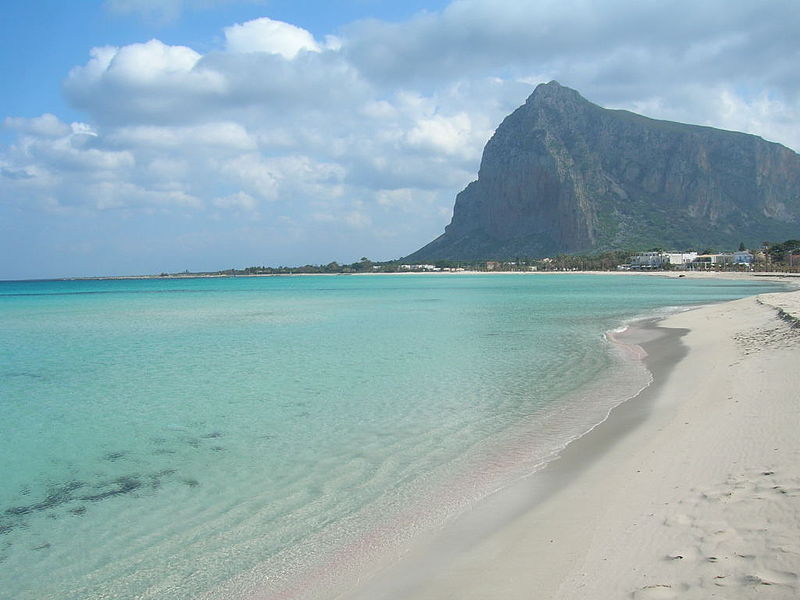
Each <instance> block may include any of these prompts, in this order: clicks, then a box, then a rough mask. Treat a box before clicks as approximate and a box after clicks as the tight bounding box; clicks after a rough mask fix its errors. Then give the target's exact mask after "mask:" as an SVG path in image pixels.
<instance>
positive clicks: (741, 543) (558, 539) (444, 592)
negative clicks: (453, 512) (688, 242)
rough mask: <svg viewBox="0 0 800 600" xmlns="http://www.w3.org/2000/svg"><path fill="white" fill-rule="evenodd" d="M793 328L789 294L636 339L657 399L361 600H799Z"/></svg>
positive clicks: (487, 507) (636, 402)
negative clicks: (650, 374) (750, 599)
mask: <svg viewBox="0 0 800 600" xmlns="http://www.w3.org/2000/svg"><path fill="white" fill-rule="evenodd" d="M797 318H800V291H792V292H786V293H780V294H766V295H762V296H758V297H751V298H745V299H742V300H737V301H734V302H729V303H724V304H719V305H713V306H706V307H702V308H698V309H694V310H690V311H686V312H683V313H679V314H675V315H673V316H671V317H669V318H667V319H665V320H663V321H661V322H658V323H652V322H651V323H642V324H641V325H640V326H639V327H635V328H631V329H630V330H629V331H628V332H627V333H626V334H625V336H624V338H625V340H624V341H625V342H627V343H633V344H639V345H641V347H643V348H644V349H645V351H646V352H647V355H648V356H647V357H646V358H645V359H644V360H646V361H647V366H648V368H649V369H650V370H651V371H652V372H653V375H654V383H653V384H652V385H651V386H650V387H648V388H647V389H646V390H645V391H644V392H642V393H641V394H640V395H639V396H638V397H637V398H634V399H632V400H630V401H628V402H626V403H624V404H623V405H621V406H619V407H618V408H616V409H615V410H614V411H612V414H611V415H610V417H609V419H608V420H606V421H605V422H604V423H602V424H601V425H599V426H598V427H596V428H595V429H594V430H592V431H591V432H590V433H589V434H587V435H585V436H584V437H582V438H580V439H579V440H577V441H576V442H573V443H572V444H570V445H569V446H568V448H567V449H566V450H565V451H564V452H562V454H561V457H560V458H559V459H558V460H556V461H554V462H552V463H551V464H550V465H549V466H548V467H546V468H545V469H544V470H543V471H541V472H539V473H537V474H535V475H533V476H532V477H529V478H527V479H526V480H524V481H522V482H520V483H519V484H518V485H515V486H512V488H511V489H507V490H503V491H501V492H499V493H497V494H495V495H494V496H492V497H491V498H489V499H487V500H486V501H484V502H482V503H481V504H480V506H478V507H476V508H475V510H473V511H471V512H470V513H469V514H467V515H464V516H462V517H460V518H459V519H457V520H456V522H454V523H452V524H451V525H449V526H448V527H446V529H445V531H444V532H443V533H441V534H440V536H439V537H438V538H437V539H435V540H433V541H432V542H431V543H430V546H428V547H427V548H426V549H424V550H422V551H420V553H419V554H412V555H410V556H408V557H406V558H405V559H404V560H403V561H401V564H400V565H397V566H396V567H395V568H393V569H391V570H390V571H389V572H388V573H386V574H384V575H382V576H379V577H378V578H377V579H376V580H375V581H373V582H372V583H371V584H369V585H367V586H366V587H365V588H364V589H362V590H361V591H360V593H359V594H357V595H356V596H355V597H357V598H373V599H377V598H413V599H419V600H439V599H444V598H459V599H476V600H477V599H487V598H503V599H523V598H524V599H551V598H552V599H556V598H557V599H559V600H562V599H563V600H567V599H587V598H588V599H594V598H597V599H611V598H634V599H647V598H652V599H669V598H687V599H701V598H703V599H705V598H732V599H738V598H743V599H744V598H748V599H749V598H759V599H761V598H776V599H777V598H780V599H789V598H797V597H800V582H798V576H799V575H800V436H799V435H798V433H797V432H798V426H800V402H798V400H800V326H798V321H797V320H796V319H797ZM501 514H502V515H506V517H505V518H504V520H502V521H501V522H499V521H498V517H497V515H501ZM508 515H511V518H508Z"/></svg>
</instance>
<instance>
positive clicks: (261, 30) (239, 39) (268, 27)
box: [225, 17, 320, 60]
mask: <svg viewBox="0 0 800 600" xmlns="http://www.w3.org/2000/svg"><path fill="white" fill-rule="evenodd" d="M225 47H226V49H227V50H228V52H239V53H244V52H266V53H268V54H280V55H281V56H283V57H284V58H287V59H290V60H291V59H293V58H294V57H295V56H297V54H298V53H299V52H301V51H303V50H305V51H307V52H320V47H319V45H318V44H317V42H316V40H314V36H312V35H311V34H310V33H309V32H308V31H306V30H305V29H301V28H300V27H296V26H294V25H291V24H289V23H284V22H283V21H273V20H272V19H269V18H267V17H262V18H260V19H254V20H253V21H247V22H246V23H240V24H239V23H237V24H236V25H231V26H230V27H226V28H225Z"/></svg>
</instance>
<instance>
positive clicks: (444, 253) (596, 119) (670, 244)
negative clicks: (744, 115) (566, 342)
mask: <svg viewBox="0 0 800 600" xmlns="http://www.w3.org/2000/svg"><path fill="white" fill-rule="evenodd" d="M791 237H794V238H797V237H800V155H798V154H797V153H795V152H793V151H792V150H790V149H788V148H786V147H784V146H781V145H780V144H775V143H771V142H766V141H764V140H763V139H761V138H759V137H757V136H753V135H748V134H743V133H736V132H731V131H722V130H719V129H712V128H710V127H699V126H695V125H684V124H680V123H672V122H669V121H657V120H654V119H649V118H646V117H643V116H640V115H637V114H634V113H631V112H628V111H622V110H608V109H604V108H601V107H599V106H597V105H595V104H592V103H591V102H588V101H587V100H585V99H584V98H583V97H581V95H580V94H578V92H576V91H575V90H572V89H569V88H566V87H563V86H561V85H559V84H558V83H557V82H555V81H551V82H550V83H547V84H542V85H539V86H538V87H537V88H536V89H535V90H534V92H533V94H531V96H530V97H529V98H528V100H527V102H526V103H525V104H524V105H523V106H521V107H519V108H518V109H517V110H515V111H514V112H513V113H512V114H511V115H509V116H508V117H506V119H505V120H504V121H503V122H502V124H501V125H500V127H498V128H497V131H496V132H495V134H494V136H492V139H490V140H489V142H488V144H487V145H486V148H485V149H484V151H483V159H482V161H481V166H480V171H479V173H478V180H477V181H473V182H472V183H470V184H469V185H468V186H467V187H466V189H464V190H463V191H462V192H461V193H460V194H458V196H457V197H456V204H455V209H454V211H453V219H452V221H451V223H450V225H448V226H447V227H446V228H445V233H444V234H443V235H441V236H440V237H438V238H437V239H435V240H434V241H433V242H431V243H430V244H428V245H427V246H425V247H424V248H421V249H420V250H418V251H417V252H415V253H414V254H412V255H411V256H409V257H407V259H409V260H426V261H429V260H439V259H451V260H475V259H487V258H513V257H518V256H525V257H541V256H547V255H554V254H558V253H574V252H590V251H593V250H606V249H625V248H644V247H653V246H661V247H665V248H674V249H685V248H691V247H694V248H698V249H699V248H701V247H702V248H705V247H708V246H713V247H716V248H719V249H723V248H724V249H730V248H735V247H737V246H738V245H739V243H740V242H745V243H746V244H748V245H756V244H760V243H761V242H762V241H765V240H772V241H777V240H783V239H788V238H791Z"/></svg>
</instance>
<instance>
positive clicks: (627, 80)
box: [0, 0, 800, 262]
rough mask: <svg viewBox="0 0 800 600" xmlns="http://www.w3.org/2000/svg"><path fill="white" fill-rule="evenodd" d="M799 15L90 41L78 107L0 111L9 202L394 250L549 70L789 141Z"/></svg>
mask: <svg viewBox="0 0 800 600" xmlns="http://www.w3.org/2000/svg"><path fill="white" fill-rule="evenodd" d="M107 6H108V8H109V9H110V10H114V11H117V12H119V13H125V12H127V13H129V14H130V13H134V12H136V13H140V14H143V13H146V12H148V11H158V10H163V11H167V12H169V11H172V12H175V11H177V12H180V11H181V10H185V9H186V8H187V7H189V6H192V7H194V8H197V7H198V6H199V4H197V3H190V2H189V0H183V1H178V0H172V1H167V2H159V3H155V2H147V1H146V0H109V2H107ZM158 7H161V8H158ZM164 14H167V13H166V12H165V13H164ZM798 29H800V10H798V8H797V4H796V2H794V0H775V1H774V2H772V3H770V10H769V12H768V13H767V12H765V11H764V10H763V7H762V5H761V4H760V3H758V2H755V1H746V2H736V3H730V2H727V1H725V0H709V1H708V2H702V3H697V2H690V1H689V0H679V1H678V2H673V3H663V2H661V3H659V2H632V1H631V0H609V1H608V2H605V3H603V5H602V6H598V5H597V4H596V3H591V2H586V1H585V0H560V1H558V2H556V1H555V0H454V1H453V2H451V3H450V4H449V5H448V6H447V7H446V8H445V9H444V10H442V11H441V12H431V13H422V14H419V15H417V16H415V17H414V18H412V19H409V20H407V21H403V22H393V23H389V22H383V21H376V20H367V21H360V22H357V23H353V24H351V25H349V26H347V27H344V28H343V29H342V30H340V31H338V32H332V33H335V34H336V35H335V36H333V35H330V36H327V37H325V38H324V41H323V39H322V38H320V39H317V38H315V37H314V36H313V35H312V34H311V33H310V32H309V31H307V30H305V29H302V28H301V27H299V26H298V25H296V24H291V23H285V22H281V21H277V20H274V19H271V18H268V17H263V18H259V19H255V20H252V21H248V22H244V23H236V24H231V25H230V26H228V27H225V28H223V30H222V31H221V34H222V39H221V41H220V44H219V47H217V48H216V49H213V50H210V51H206V52H199V51H198V50H196V49H193V48H190V47H188V46H183V45H170V44H166V43H164V42H163V41H160V40H158V39H153V40H149V41H143V42H141V43H135V44H129V45H126V46H105V47H99V48H94V49H92V50H91V51H90V53H89V58H88V60H87V62H86V63H85V64H83V65H78V66H76V67H74V68H73V69H72V70H71V71H70V72H69V74H68V75H67V78H66V80H65V81H64V84H63V89H64V92H65V94H66V97H67V98H68V99H69V101H70V102H71V103H72V104H73V106H74V107H75V108H77V109H80V110H82V111H84V113H85V115H86V118H85V121H86V122H85V123H69V124H68V123H64V122H62V121H61V120H60V119H59V118H58V117H57V116H54V115H52V114H43V115H41V116H39V117H35V118H20V117H16V116H13V115H9V116H5V118H4V121H3V123H4V126H5V127H6V129H8V130H11V131H13V132H15V134H16V136H17V138H16V140H15V141H14V142H13V143H12V144H11V145H9V146H8V147H6V148H3V149H0V199H2V201H3V202H6V203H9V202H11V203H16V204H17V205H20V206H22V205H25V206H27V207H30V206H38V207H42V209H43V210H56V209H58V210H73V209H74V210H78V209H80V210H83V211H100V212H106V213H108V212H114V211H116V212H120V211H123V212H125V213H126V214H136V213H137V211H139V212H146V213H148V214H149V213H158V214H161V215H171V217H170V218H173V219H176V220H175V221H171V222H172V223H178V222H179V221H177V219H180V218H186V219H202V218H206V217H207V218H209V219H211V218H215V219H224V218H225V216H226V215H238V218H245V216H246V218H247V219H249V220H251V221H253V222H258V223H259V224H260V225H259V227H262V228H265V230H266V228H268V229H269V232H270V233H269V235H268V236H265V238H264V241H263V248H264V249H265V251H266V250H267V249H271V250H270V251H275V252H277V250H276V245H277V244H279V243H280V244H285V245H286V247H287V248H293V249H294V250H293V251H296V252H298V253H299V254H298V255H297V259H296V260H297V261H307V260H311V259H310V258H308V257H309V256H310V255H311V254H313V253H311V252H310V251H309V249H310V248H311V247H312V246H313V247H314V248H317V247H319V248H323V247H324V248H325V249H322V250H319V251H317V252H316V256H320V257H322V258H323V259H332V258H338V259H347V258H349V257H348V256H347V254H346V253H352V255H355V256H356V257H357V256H361V255H363V254H369V255H371V256H373V257H390V256H400V255H402V254H404V253H408V252H410V251H413V250H415V249H416V247H418V246H419V245H421V244H423V243H425V242H427V241H429V240H430V239H432V238H433V237H435V236H436V235H438V234H439V233H441V231H442V229H443V227H444V225H445V224H446V223H447V221H448V218H449V215H450V211H451V209H452V204H453V199H454V196H455V194H456V193H457V192H458V191H459V190H460V189H461V188H462V187H463V186H464V185H465V184H466V183H468V182H469V181H470V180H471V179H473V178H474V177H475V176H476V173H477V170H478V165H479V161H480V154H481V150H482V148H483V146H484V144H485V143H486V141H487V140H488V138H489V137H490V136H491V134H492V131H493V129H494V128H495V127H496V126H497V125H498V124H499V123H500V121H501V120H502V118H503V117H504V116H505V115H507V114H508V113H509V112H511V111H512V110H513V109H514V108H516V107H517V106H518V105H520V104H521V103H523V102H524V100H525V98H526V97H527V96H528V95H529V94H530V93H531V92H532V90H533V88H534V87H535V85H536V84H537V83H540V82H544V81H549V80H551V79H557V80H559V81H560V82H561V83H562V84H564V85H569V86H571V87H574V88H576V89H578V90H579V91H580V92H581V93H582V94H583V95H584V96H586V97H587V98H588V99H590V100H592V101H594V102H596V103H598V104H601V105H603V106H609V107H614V108H626V109H630V110H634V111H637V112H641V113H644V114H646V115H648V116H652V117H656V118H667V119H673V120H680V121H684V122H692V123H699V124H705V125H711V126H716V127H723V128H731V129H737V130H743V131H748V132H750V133H755V134H758V135H762V136H763V137H765V138H767V139H770V140H773V141H778V142H781V143H784V144H786V145H788V146H790V147H793V148H795V149H800V125H798V123H800V118H799V117H800V80H798V78H797V77H796V62H797V45H796V31H797V30H798ZM176 227H177V225H176ZM340 228H341V230H340ZM343 231H347V232H348V233H347V234H346V235H345V234H344V233H342V232H343ZM254 235H255V234H254ZM252 239H253V240H255V239H256V238H255V237H254V238H252ZM253 243H254V244H255V246H258V244H257V243H256V242H253ZM325 244H328V246H325ZM253 247H254V246H253V245H250V246H248V248H249V250H252V248H253ZM306 251H309V254H303V252H306ZM287 252H288V251H287ZM337 252H343V253H345V255H344V256H342V255H338V254H336V253H337ZM379 255H380V256H379ZM253 260H254V261H258V262H263V261H261V260H260V259H259V258H258V257H254V258H253ZM264 260H266V258H265V259H264Z"/></svg>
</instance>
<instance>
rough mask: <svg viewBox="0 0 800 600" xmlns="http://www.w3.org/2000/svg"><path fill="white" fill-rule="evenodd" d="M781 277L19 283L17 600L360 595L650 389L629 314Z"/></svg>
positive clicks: (7, 481)
mask: <svg viewBox="0 0 800 600" xmlns="http://www.w3.org/2000/svg"><path fill="white" fill-rule="evenodd" d="M781 289H783V288H782V287H781V286H780V285H778V284H774V283H769V282H752V281H727V280H720V279H709V280H700V279H692V278H667V277H647V276H641V277H636V276H615V275H581V274H555V275H520V274H507V275H506V274H475V275H468V274H463V275H436V274H431V275H425V274H414V275H396V276H394V275H375V276H348V275H341V276H279V277H241V278H233V277H228V278H185V279H143V280H133V279H125V280H91V281H88V280H80V281H23V282H0V598H2V599H9V600H12V599H13V600H42V599H58V600H79V599H80V600H87V599H92V600H95V599H111V598H114V599H137V600H142V599H159V600H164V599H170V600H171V599H177V600H180V599H190V598H191V599H195V598H203V599H208V600H219V599H225V600H229V599H233V600H236V599H254V598H264V599H266V598H287V599H288V598H298V599H323V598H333V597H339V596H340V595H341V596H342V597H346V596H347V590H348V589H351V587H352V586H353V585H355V582H357V581H358V580H359V579H361V578H363V577H365V576H366V575H365V574H368V573H370V572H371V569H374V568H376V567H375V566H376V565H377V564H379V563H381V562H382V561H383V562H385V561H386V560H387V559H388V560H389V561H391V559H392V557H395V556H401V555H402V554H403V553H404V552H406V551H407V550H408V549H409V548H410V547H412V546H413V545H414V544H415V540H418V539H419V538H420V537H421V536H424V535H426V533H427V532H430V531H432V530H435V529H437V528H441V527H443V526H445V525H446V524H447V523H448V522H449V521H451V520H452V519H454V518H455V517H456V516H458V515H459V514H461V513H463V512H464V511H467V510H469V509H470V507H472V506H474V505H475V503H478V502H480V501H481V500H482V499H484V498H486V497H487V496H488V495H490V494H492V493H494V492H495V491H497V490H499V489H503V488H504V487H505V486H508V485H510V484H512V483H513V482H515V481H518V480H520V479H521V478H525V477H530V476H532V474H535V473H536V472H537V471H538V470H539V469H541V468H542V466H543V465H545V464H546V463H547V462H548V461H550V460H553V458H554V457H555V456H556V454H557V453H558V451H559V450H560V449H562V448H563V447H564V446H565V445H566V444H567V443H569V442H570V441H571V440H574V439H575V438H577V437H579V436H581V435H582V434H584V433H585V432H587V431H588V430H590V429H591V428H592V427H594V426H595V425H596V424H598V423H599V422H601V421H603V420H604V419H605V418H606V417H607V415H608V412H609V410H610V409H611V408H612V407H614V406H615V405H618V404H619V403H621V402H623V401H625V400H626V399H629V398H632V397H634V396H635V395H636V394H637V393H638V392H639V391H641V390H642V389H643V388H644V387H646V386H647V385H648V384H649V383H650V381H651V377H650V374H649V372H648V371H647V369H646V368H645V367H644V365H643V364H642V362H641V361H639V360H636V359H633V358H631V357H630V355H629V354H630V353H628V352H626V351H624V349H621V348H620V346H619V345H618V344H615V343H612V341H610V339H609V336H607V335H606V334H607V333H608V332H609V331H614V330H618V331H619V330H621V329H623V328H624V327H625V326H626V324H628V323H631V322H633V321H635V320H637V319H641V318H644V317H654V316H659V315H666V314H668V313H669V312H673V311H677V310H683V309H686V308H690V307H692V306H697V305H701V304H708V303H713V302H719V301H724V300H731V299H735V298H740V297H744V296H748V295H753V294H757V293H762V292H771V291H779V290H781Z"/></svg>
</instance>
